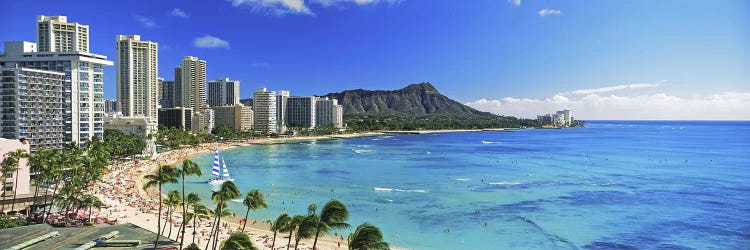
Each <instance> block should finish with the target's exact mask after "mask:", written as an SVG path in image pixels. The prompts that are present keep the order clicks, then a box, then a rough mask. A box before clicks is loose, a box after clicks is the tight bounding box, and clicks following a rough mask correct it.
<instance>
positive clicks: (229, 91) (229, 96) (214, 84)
mask: <svg viewBox="0 0 750 250" xmlns="http://www.w3.org/2000/svg"><path fill="white" fill-rule="evenodd" d="M238 103H240V81H236V80H229V78H226V77H225V78H222V79H218V80H211V81H208V105H209V106H211V107H219V106H225V105H234V104H238Z"/></svg>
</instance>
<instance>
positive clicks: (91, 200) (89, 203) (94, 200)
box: [80, 194, 104, 223]
mask: <svg viewBox="0 0 750 250" xmlns="http://www.w3.org/2000/svg"><path fill="white" fill-rule="evenodd" d="M103 205H104V203H102V201H101V200H99V198H98V197H96V196H94V195H91V194H86V195H84V196H83V199H82V200H81V205H80V206H81V207H84V208H85V207H88V208H89V218H88V222H89V223H91V210H92V208H94V207H96V208H99V209H101V208H102V206H103Z"/></svg>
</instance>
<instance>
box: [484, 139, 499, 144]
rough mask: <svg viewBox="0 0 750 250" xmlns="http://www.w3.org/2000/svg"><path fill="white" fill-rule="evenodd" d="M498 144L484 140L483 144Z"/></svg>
mask: <svg viewBox="0 0 750 250" xmlns="http://www.w3.org/2000/svg"><path fill="white" fill-rule="evenodd" d="M497 143H498V142H494V141H485V140H482V144H497Z"/></svg>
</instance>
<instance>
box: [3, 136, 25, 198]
mask: <svg viewBox="0 0 750 250" xmlns="http://www.w3.org/2000/svg"><path fill="white" fill-rule="evenodd" d="M24 154H25V153H24V151H23V150H22V149H18V150H16V151H11V152H8V153H7V154H5V159H4V160H3V162H2V166H1V167H2V168H1V169H2V174H3V176H2V177H3V201H5V196H6V194H7V193H6V191H5V185H6V184H7V183H8V174H9V173H14V174H12V176H13V177H14V178H16V179H17V178H18V169H19V168H20V165H19V164H20V163H21V158H23V157H24ZM14 183H18V182H17V181H14ZM15 197H16V188H15V187H14V188H13V205H15V203H16V202H15V199H16V198H15ZM10 210H13V208H11V209H10ZM2 211H5V203H3V205H2V208H0V212H2Z"/></svg>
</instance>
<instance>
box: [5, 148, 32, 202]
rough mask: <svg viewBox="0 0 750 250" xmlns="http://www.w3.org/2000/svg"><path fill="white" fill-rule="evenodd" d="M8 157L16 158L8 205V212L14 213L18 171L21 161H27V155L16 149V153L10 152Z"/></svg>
mask: <svg viewBox="0 0 750 250" xmlns="http://www.w3.org/2000/svg"><path fill="white" fill-rule="evenodd" d="M8 157H13V158H16V168H15V170H16V174H15V175H14V177H15V180H14V181H13V203H11V205H10V211H14V210H15V209H16V195H17V194H18V192H16V189H18V170H19V169H21V159H22V158H27V159H28V158H29V154H28V153H26V152H25V151H24V150H23V149H16V151H12V152H10V153H9V155H8ZM3 187H5V186H3Z"/></svg>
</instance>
